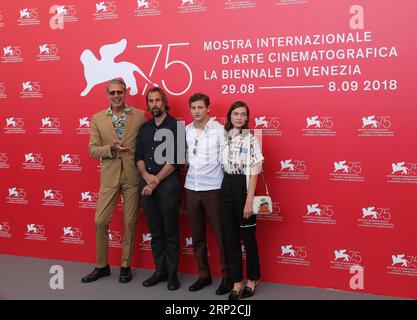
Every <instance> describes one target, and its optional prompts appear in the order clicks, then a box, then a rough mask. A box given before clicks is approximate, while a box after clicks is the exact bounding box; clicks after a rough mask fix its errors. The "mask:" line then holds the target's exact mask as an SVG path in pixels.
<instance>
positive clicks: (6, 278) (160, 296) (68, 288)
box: [0, 255, 399, 300]
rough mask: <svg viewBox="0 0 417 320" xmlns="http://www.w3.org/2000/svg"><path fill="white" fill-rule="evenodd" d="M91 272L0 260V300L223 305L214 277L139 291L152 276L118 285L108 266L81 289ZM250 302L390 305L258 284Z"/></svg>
mask: <svg viewBox="0 0 417 320" xmlns="http://www.w3.org/2000/svg"><path fill="white" fill-rule="evenodd" d="M53 265H60V266H62V267H63V270H64V289H63V290H52V289H51V288H50V286H49V282H50V279H51V277H52V276H53V274H50V273H49V271H50V268H51V266H53ZM93 268H94V266H93V265H91V264H86V263H76V262H67V261H56V260H47V259H35V258H28V257H18V256H10V255H0V300H5V299H6V300H9V299H17V300H27V299H37V300H55V299H66V300H72V299H82V300H84V299H87V300H89V299H103V300H120V299H121V300H136V299H139V300H225V299H226V298H227V295H226V296H220V297H219V296H216V295H215V293H214V291H215V290H216V288H217V286H218V285H219V284H220V279H219V278H216V279H214V281H213V284H212V285H210V286H208V287H206V288H204V289H203V290H201V291H199V292H189V291H188V289H187V288H188V286H190V285H191V284H192V283H193V282H194V281H195V280H196V276H195V275H190V274H180V275H179V278H180V282H181V288H180V289H179V290H176V291H168V290H167V288H166V282H164V283H160V284H158V285H156V286H154V287H150V288H144V287H143V286H142V281H143V280H145V279H146V278H147V277H149V276H150V275H151V274H152V271H151V270H145V269H134V270H133V276H134V278H133V280H132V281H131V282H130V283H128V284H119V282H118V281H117V280H118V275H119V268H118V267H116V266H112V275H111V276H110V277H106V278H102V279H100V280H98V281H97V282H94V283H90V284H82V283H81V282H80V279H81V277H82V276H83V275H85V274H87V273H89V272H90V271H92V269H93ZM251 299H254V300H255V299H262V300H307V299H308V300H310V299H313V300H329V299H331V300H369V299H372V300H390V299H399V298H394V297H385V296H376V295H369V294H359V293H352V292H344V291H336V290H324V289H317V288H309V287H298V286H289V285H281V284H274V283H266V282H262V283H260V284H259V287H258V290H257V292H256V294H255V295H254V296H253V297H252V298H251Z"/></svg>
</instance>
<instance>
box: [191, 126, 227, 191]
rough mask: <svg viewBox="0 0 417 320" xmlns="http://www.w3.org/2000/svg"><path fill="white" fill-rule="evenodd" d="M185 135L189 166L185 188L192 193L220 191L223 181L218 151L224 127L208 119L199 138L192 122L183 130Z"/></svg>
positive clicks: (222, 138) (222, 139)
mask: <svg viewBox="0 0 417 320" xmlns="http://www.w3.org/2000/svg"><path fill="white" fill-rule="evenodd" d="M185 135H186V140H187V160H188V166H189V167H188V172H187V176H186V178H185V188H186V189H189V190H193V191H209V190H218V189H220V188H221V186H222V180H223V171H222V167H221V164H220V150H221V145H222V143H223V141H224V139H225V136H224V127H223V126H222V125H221V124H220V123H218V122H217V121H215V120H213V118H210V120H209V122H207V124H206V125H205V127H204V132H203V133H202V134H201V135H200V136H199V137H198V136H197V131H196V127H195V123H194V122H192V123H190V124H189V125H188V126H187V127H186V128H185Z"/></svg>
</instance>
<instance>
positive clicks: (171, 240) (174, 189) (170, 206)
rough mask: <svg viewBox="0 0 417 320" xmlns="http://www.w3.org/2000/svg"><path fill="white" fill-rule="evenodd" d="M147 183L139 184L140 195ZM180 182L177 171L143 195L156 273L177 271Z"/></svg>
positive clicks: (141, 181) (142, 181)
mask: <svg viewBox="0 0 417 320" xmlns="http://www.w3.org/2000/svg"><path fill="white" fill-rule="evenodd" d="M145 186H146V181H145V180H144V179H141V180H140V182H139V192H142V189H143V188H144V187H145ZM180 193H181V182H180V177H179V174H178V172H176V171H175V172H173V173H172V174H171V175H169V176H168V177H166V178H165V179H164V180H162V182H161V183H160V184H159V185H158V187H157V188H156V189H155V190H154V191H153V193H152V195H150V196H143V195H142V196H141V200H142V203H143V208H144V211H145V216H146V220H147V224H148V228H149V232H150V233H151V236H152V240H151V247H152V254H153V258H154V262H155V268H156V271H158V272H161V273H163V274H167V273H168V274H173V273H176V272H177V270H178V262H179V255H180V244H179V228H178V222H177V217H178V207H179V200H180Z"/></svg>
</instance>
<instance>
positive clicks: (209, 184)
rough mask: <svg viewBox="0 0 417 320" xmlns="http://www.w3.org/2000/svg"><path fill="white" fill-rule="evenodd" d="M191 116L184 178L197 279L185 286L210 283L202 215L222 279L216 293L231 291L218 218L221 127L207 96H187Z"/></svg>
mask: <svg viewBox="0 0 417 320" xmlns="http://www.w3.org/2000/svg"><path fill="white" fill-rule="evenodd" d="M189 106H190V111H191V115H192V117H193V119H194V121H193V122H192V123H190V124H189V125H188V126H187V127H186V130H185V132H186V140H187V159H188V164H189V168H188V172H187V176H186V179H185V190H186V195H187V214H188V219H189V223H190V228H191V232H192V238H193V250H194V255H195V258H196V262H197V265H198V269H199V279H198V280H197V281H196V282H195V283H194V284H193V285H191V286H190V287H189V290H190V291H199V290H201V289H203V288H204V287H205V286H208V285H210V284H211V283H212V279H211V273H210V265H209V262H208V256H207V239H206V218H207V220H208V221H209V224H210V225H211V227H212V230H213V233H214V235H215V237H216V240H217V244H218V247H219V252H220V260H221V269H222V274H223V279H222V282H221V284H220V286H219V288H218V289H217V290H216V294H219V295H221V294H226V293H228V292H230V291H231V290H232V287H233V283H232V281H231V280H230V278H229V268H228V266H227V264H226V261H225V254H224V240H223V234H222V229H221V226H222V223H221V221H220V218H221V216H220V207H219V204H220V188H221V184H222V179H223V172H222V168H221V164H220V147H221V145H222V142H223V140H224V128H223V126H222V125H221V124H220V123H218V122H217V121H214V119H212V118H210V116H209V113H210V99H209V97H208V96H207V95H205V94H202V93H197V94H194V95H193V96H191V97H190V99H189Z"/></svg>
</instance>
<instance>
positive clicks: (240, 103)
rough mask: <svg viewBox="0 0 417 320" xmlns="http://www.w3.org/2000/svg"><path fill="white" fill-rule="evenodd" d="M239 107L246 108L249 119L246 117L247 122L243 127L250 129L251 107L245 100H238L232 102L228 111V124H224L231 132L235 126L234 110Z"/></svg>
mask: <svg viewBox="0 0 417 320" xmlns="http://www.w3.org/2000/svg"><path fill="white" fill-rule="evenodd" d="M237 108H246V113H247V119H246V123H245V124H244V125H243V127H242V129H249V107H248V105H247V104H246V103H244V102H243V101H236V102H233V103H232V105H231V106H230V108H229V110H228V111H227V121H226V124H225V125H224V129H225V130H226V131H227V132H229V131H230V130H231V129H232V128H233V124H232V111H233V110H235V109H237Z"/></svg>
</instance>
